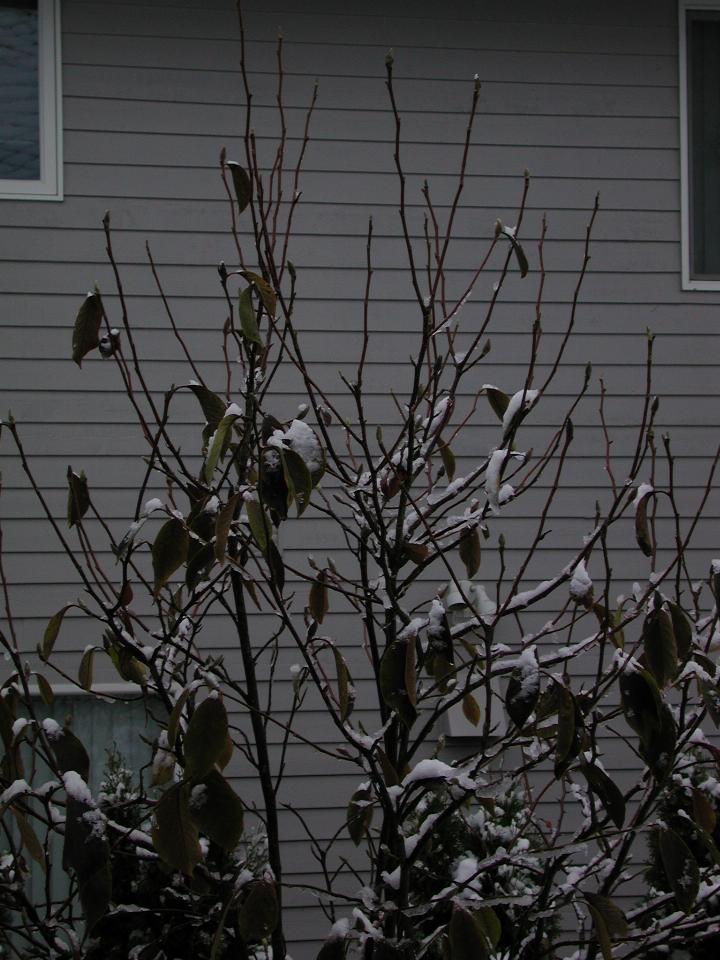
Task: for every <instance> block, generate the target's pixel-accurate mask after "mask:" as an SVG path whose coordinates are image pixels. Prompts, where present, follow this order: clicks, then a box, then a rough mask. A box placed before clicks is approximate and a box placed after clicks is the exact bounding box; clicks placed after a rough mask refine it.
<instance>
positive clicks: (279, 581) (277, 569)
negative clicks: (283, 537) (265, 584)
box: [267, 540, 285, 591]
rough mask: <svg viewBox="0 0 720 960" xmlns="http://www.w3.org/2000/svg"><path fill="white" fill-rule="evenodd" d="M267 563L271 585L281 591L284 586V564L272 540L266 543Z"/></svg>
mask: <svg viewBox="0 0 720 960" xmlns="http://www.w3.org/2000/svg"><path fill="white" fill-rule="evenodd" d="M267 562H268V567H269V569H270V576H271V578H272V581H273V583H274V584H275V585H276V586H277V588H278V590H280V591H282V589H283V588H284V586H285V564H284V563H283V558H282V556H281V554H280V551H279V550H278V548H277V545H276V543H275V541H274V540H270V541H269V542H268V549H267Z"/></svg>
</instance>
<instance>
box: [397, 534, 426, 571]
mask: <svg viewBox="0 0 720 960" xmlns="http://www.w3.org/2000/svg"><path fill="white" fill-rule="evenodd" d="M403 550H404V552H405V555H406V556H407V557H409V559H410V560H412V562H413V563H416V564H418V566H419V565H420V564H421V563H425V561H426V560H427V558H428V557H429V556H430V547H429V546H428V545H427V544H426V543H414V542H413V541H410V540H406V541H405V543H403Z"/></svg>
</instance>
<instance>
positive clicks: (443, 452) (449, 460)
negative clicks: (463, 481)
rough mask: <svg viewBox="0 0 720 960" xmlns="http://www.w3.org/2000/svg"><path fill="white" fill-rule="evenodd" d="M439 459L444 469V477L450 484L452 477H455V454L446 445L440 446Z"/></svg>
mask: <svg viewBox="0 0 720 960" xmlns="http://www.w3.org/2000/svg"><path fill="white" fill-rule="evenodd" d="M440 457H441V459H442V462H443V466H444V467H445V475H446V477H447V478H448V480H450V481H451V482H452V479H453V477H454V476H455V466H456V465H455V454H454V453H453V452H452V450H451V449H450V447H449V445H448V444H447V443H441V444H440Z"/></svg>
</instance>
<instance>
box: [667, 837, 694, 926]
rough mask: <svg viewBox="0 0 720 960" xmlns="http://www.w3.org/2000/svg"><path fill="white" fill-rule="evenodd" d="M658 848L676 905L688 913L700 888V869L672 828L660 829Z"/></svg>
mask: <svg viewBox="0 0 720 960" xmlns="http://www.w3.org/2000/svg"><path fill="white" fill-rule="evenodd" d="M658 848H659V850H660V858H661V860H662V864H663V868H664V870H665V875H666V877H667V880H668V883H669V884H670V888H671V890H672V892H673V893H674V894H675V900H676V902H677V905H678V906H679V907H680V909H681V910H684V911H685V913H689V911H690V910H691V909H692V906H693V904H694V903H695V900H696V898H697V895H698V890H699V888H700V870H699V869H698V865H697V861H696V859H695V857H694V856H693V855H692V853H691V851H690V849H689V847H688V846H687V844H686V843H685V841H684V840H683V839H682V838H681V837H679V836H678V834H677V833H675V831H674V830H669V829H667V828H666V829H664V830H660V836H659V838H658Z"/></svg>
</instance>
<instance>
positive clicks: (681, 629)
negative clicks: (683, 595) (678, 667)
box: [668, 602, 693, 663]
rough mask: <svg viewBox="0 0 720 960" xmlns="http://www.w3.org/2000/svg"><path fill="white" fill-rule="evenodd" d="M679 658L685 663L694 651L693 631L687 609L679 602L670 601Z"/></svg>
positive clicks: (669, 605)
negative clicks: (679, 604)
mask: <svg viewBox="0 0 720 960" xmlns="http://www.w3.org/2000/svg"><path fill="white" fill-rule="evenodd" d="M668 607H669V609H670V616H671V618H672V628H673V633H674V634H675V647H676V650H677V655H678V659H679V660H680V662H681V663H685V661H686V660H687V659H688V657H689V656H690V654H691V653H692V644H693V631H692V626H691V624H690V621H689V620H688V618H687V615H686V613H685V611H684V610H683V609H682V607H680V606H678V604H677V603H672V602H670V603H668Z"/></svg>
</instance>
